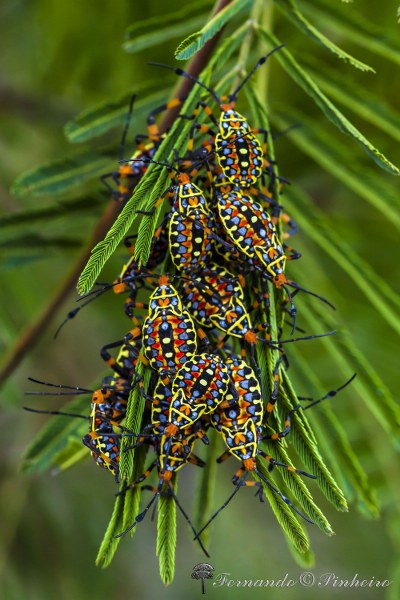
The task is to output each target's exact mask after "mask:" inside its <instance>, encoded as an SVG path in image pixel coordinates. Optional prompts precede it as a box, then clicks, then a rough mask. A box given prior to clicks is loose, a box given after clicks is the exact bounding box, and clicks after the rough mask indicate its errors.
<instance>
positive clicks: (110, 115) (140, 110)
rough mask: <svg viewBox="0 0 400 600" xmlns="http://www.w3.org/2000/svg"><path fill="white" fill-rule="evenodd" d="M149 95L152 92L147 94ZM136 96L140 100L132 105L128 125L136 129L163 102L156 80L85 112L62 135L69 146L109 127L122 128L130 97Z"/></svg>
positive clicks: (107, 129)
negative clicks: (132, 108) (70, 143)
mask: <svg viewBox="0 0 400 600" xmlns="http://www.w3.org/2000/svg"><path fill="white" fill-rule="evenodd" d="M149 92H152V93H149ZM138 93H140V99H139V100H138V101H137V102H135V103H134V110H133V114H132V117H131V123H130V126H131V127H132V129H133V128H135V127H136V128H137V125H138V123H140V122H141V121H142V120H143V118H144V117H146V116H147V114H148V113H149V112H150V111H151V110H153V109H154V108H156V107H157V106H160V105H161V104H163V102H165V100H166V93H165V91H164V90H161V91H160V89H159V85H158V83H157V82H156V81H146V82H145V83H144V84H143V85H136V86H135V88H134V90H132V91H131V92H129V93H125V94H123V95H122V96H121V97H120V98H118V99H117V100H115V101H112V100H111V101H109V102H102V103H101V104H99V105H98V106H96V107H95V108H91V109H90V110H85V111H84V112H82V113H81V114H80V115H78V116H76V117H75V119H74V120H73V121H70V122H69V123H67V124H66V125H65V127H64V131H65V135H66V136H67V138H68V139H69V141H70V142H72V143H77V142H86V141H87V140H91V139H93V138H96V137H98V136H100V135H103V134H104V133H106V132H107V131H109V130H110V129H111V128H113V127H117V126H119V125H123V124H124V123H125V121H126V118H127V107H128V106H129V101H130V99H131V97H132V96H133V95H136V94H138Z"/></svg>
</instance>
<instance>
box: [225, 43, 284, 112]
mask: <svg viewBox="0 0 400 600" xmlns="http://www.w3.org/2000/svg"><path fill="white" fill-rule="evenodd" d="M285 45H286V44H281V45H280V46H277V47H276V48H273V49H272V50H270V52H268V54H266V55H265V56H262V57H261V58H260V59H259V60H258V61H257V63H256V65H255V66H254V67H253V68H252V69H251V71H250V72H249V73H248V74H247V75H246V77H245V78H244V79H243V81H242V82H241V83H240V84H239V85H238V87H237V88H236V90H235V91H234V92H233V93H232V94H229V96H228V99H229V102H234V101H235V100H236V97H237V95H238V93H239V91H240V90H241V89H242V87H243V86H244V85H245V84H246V83H247V82H248V80H249V79H250V77H251V76H252V75H253V74H254V72H255V71H257V69H258V68H259V67H261V65H263V64H264V63H265V62H266V60H267V59H268V58H269V57H270V56H271V55H272V54H273V53H274V52H277V51H278V50H280V49H281V48H284V46H285Z"/></svg>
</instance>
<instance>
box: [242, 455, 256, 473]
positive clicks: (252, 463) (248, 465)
mask: <svg viewBox="0 0 400 600" xmlns="http://www.w3.org/2000/svg"><path fill="white" fill-rule="evenodd" d="M243 466H244V468H245V469H246V471H254V470H255V468H256V459H255V458H246V459H245V460H244V461H243Z"/></svg>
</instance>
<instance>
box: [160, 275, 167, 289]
mask: <svg viewBox="0 0 400 600" xmlns="http://www.w3.org/2000/svg"><path fill="white" fill-rule="evenodd" d="M168 284H169V277H168V275H161V277H159V278H158V285H159V286H163V285H168Z"/></svg>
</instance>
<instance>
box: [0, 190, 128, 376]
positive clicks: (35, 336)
mask: <svg viewBox="0 0 400 600" xmlns="http://www.w3.org/2000/svg"><path fill="white" fill-rule="evenodd" d="M119 210H120V205H119V204H118V203H117V202H115V201H113V202H110V203H109V204H108V205H107V208H106V210H105V211H104V213H103V215H102V217H101V218H100V220H99V221H98V222H97V224H96V226H95V228H94V229H93V232H92V235H91V237H90V240H89V242H88V244H87V245H86V246H85V248H84V250H83V252H82V253H81V254H80V256H79V257H78V260H77V261H76V263H75V264H74V265H73V267H72V269H71V271H70V272H69V273H68V275H67V277H66V278H65V279H64V280H63V282H62V283H61V285H60V287H59V288H58V290H57V291H56V293H55V294H54V296H53V297H52V298H51V300H50V302H49V304H47V306H46V307H45V309H44V310H43V311H42V313H41V314H40V315H39V317H38V318H37V320H36V321H34V322H33V323H32V325H30V326H29V327H28V328H27V329H25V330H24V332H23V334H22V335H21V336H20V337H19V338H18V340H17V341H16V343H15V345H14V347H13V348H12V350H11V352H10V354H9V355H8V357H7V358H6V360H5V362H4V364H3V366H2V368H1V369H0V385H2V384H3V383H4V382H5V381H6V379H7V378H8V377H9V376H10V375H11V373H13V372H14V371H15V369H16V368H17V367H18V365H19V364H20V362H21V361H22V359H23V358H24V357H25V355H26V354H27V353H28V352H29V351H30V350H31V349H32V348H33V347H34V346H35V344H37V342H38V341H39V339H40V337H41V336H42V335H43V333H44V331H45V330H46V329H47V327H48V326H49V325H50V323H51V320H52V319H53V317H54V316H55V315H56V314H57V313H58V311H59V310H60V308H61V307H62V306H63V304H64V303H65V301H66V299H67V297H68V295H69V294H70V293H71V291H72V290H73V289H74V287H75V285H76V281H77V279H78V277H79V274H80V272H81V271H82V269H83V267H84V266H85V264H86V262H87V261H88V259H89V257H90V253H91V250H92V248H93V246H94V245H95V244H97V243H98V242H99V241H100V240H102V239H103V237H104V235H105V234H106V233H107V231H108V229H109V228H110V227H111V225H112V224H113V222H114V221H115V218H116V216H117V214H118V212H119Z"/></svg>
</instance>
